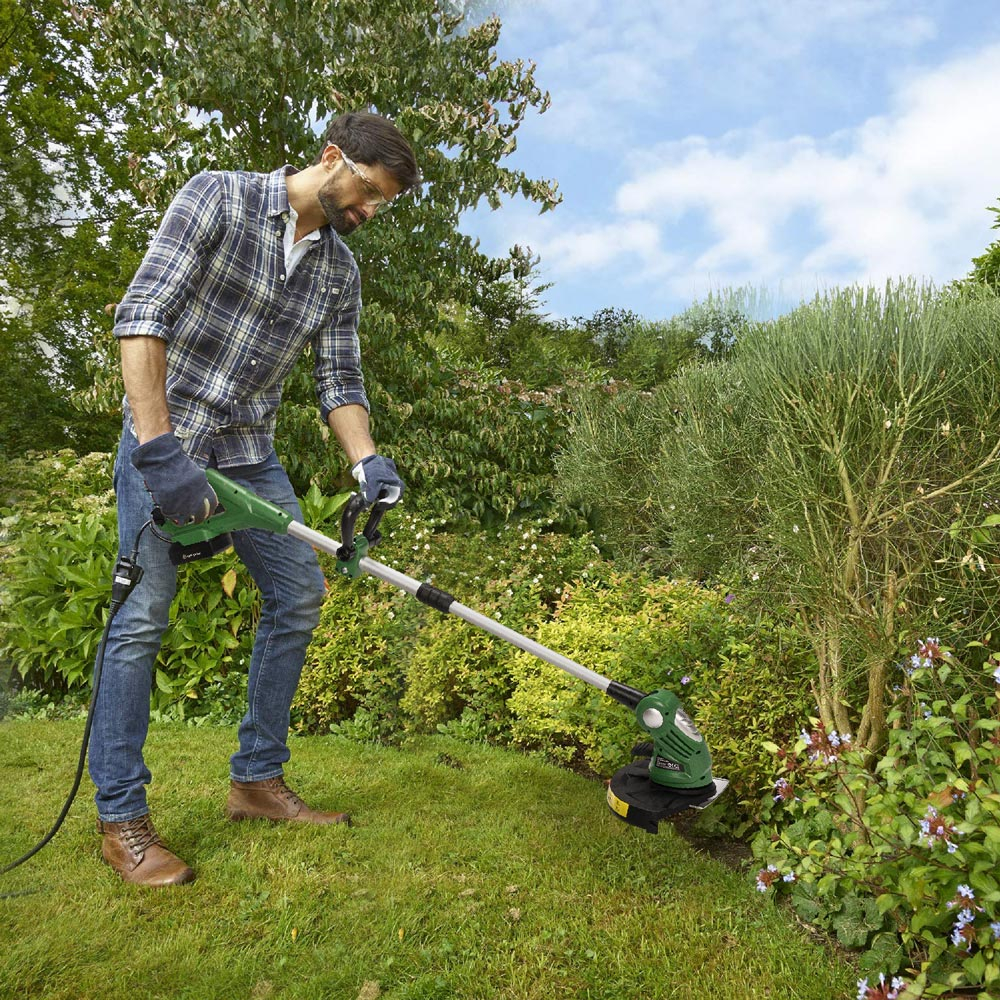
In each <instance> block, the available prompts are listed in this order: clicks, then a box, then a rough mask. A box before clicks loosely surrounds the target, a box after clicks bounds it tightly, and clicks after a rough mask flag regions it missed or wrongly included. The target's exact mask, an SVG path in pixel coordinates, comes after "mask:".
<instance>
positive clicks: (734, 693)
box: [510, 575, 810, 831]
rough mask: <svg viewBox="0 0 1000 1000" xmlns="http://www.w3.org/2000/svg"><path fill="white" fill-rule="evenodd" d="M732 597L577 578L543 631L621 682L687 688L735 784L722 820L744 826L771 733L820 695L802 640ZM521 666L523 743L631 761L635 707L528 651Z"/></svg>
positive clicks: (590, 763)
mask: <svg viewBox="0 0 1000 1000" xmlns="http://www.w3.org/2000/svg"><path fill="white" fill-rule="evenodd" d="M732 600H733V595H731V594H727V593H726V592H725V590H723V589H721V588H712V589H709V588H705V587H701V586H699V585H697V584H693V583H687V582H678V581H669V580H655V581H651V580H642V579H641V578H640V579H637V578H635V577H630V576H620V575H616V576H613V577H611V578H610V579H609V580H607V581H598V582H591V583H582V584H579V585H576V586H573V587H571V588H567V589H566V591H565V592H564V594H563V596H562V599H561V601H560V603H559V605H558V607H557V609H556V613H555V616H554V617H553V618H552V619H551V620H550V621H548V622H545V623H543V624H542V625H541V626H540V627H539V629H538V633H537V638H538V641H540V642H541V643H543V644H544V645H547V646H549V647H551V648H552V649H555V650H557V651H559V652H561V653H563V654H564V655H566V656H569V657H570V658H572V659H574V660H576V661H577V662H579V663H581V664H583V665H584V666H587V667H589V668H590V669H592V670H595V671H596V672H597V673H599V674H603V675H604V676H607V677H610V678H611V679H612V680H616V681H619V682H622V683H625V684H629V685H630V686H632V687H635V688H638V689H639V690H642V691H655V690H658V689H660V688H670V689H672V690H674V691H675V692H676V693H678V694H679V695H680V696H681V697H682V698H683V699H684V701H685V703H686V707H687V709H688V711H689V713H690V714H691V715H692V717H693V718H694V719H695V721H696V722H697V723H698V725H699V727H701V728H702V731H703V732H704V733H705V735H706V738H707V739H708V742H709V746H710V747H711V749H712V752H713V759H714V765H715V769H716V771H717V773H718V774H720V775H724V776H725V777H728V778H729V779H730V781H731V783H732V791H731V792H730V798H729V799H728V805H729V807H730V809H731V807H732V805H736V806H737V809H735V810H732V811H731V812H730V814H729V815H728V816H727V817H725V818H724V819H723V822H724V824H725V825H726V826H727V827H728V828H729V829H730V830H733V831H737V830H742V829H745V828H746V823H747V820H748V817H752V815H753V812H754V811H755V809H756V804H757V802H758V799H759V794H760V789H761V788H762V787H763V785H764V783H765V782H766V780H767V775H768V767H769V760H768V758H767V755H766V754H765V753H764V751H763V750H762V745H763V743H764V742H765V741H767V740H769V739H773V738H774V736H775V734H777V733H780V732H783V731H784V728H785V727H786V726H787V724H788V723H789V721H790V720H792V719H795V718H796V717H797V713H799V712H802V711H804V710H805V709H806V707H807V705H808V704H809V693H808V686H807V682H806V681H807V677H808V672H809V669H810V661H809V658H808V656H807V655H806V654H805V653H804V652H803V650H802V644H801V642H799V643H796V642H795V641H794V637H789V636H787V635H785V634H784V633H783V632H782V631H781V630H780V629H778V628H777V627H776V626H773V625H769V624H767V623H758V624H756V625H754V626H751V625H750V624H748V622H747V621H746V620H744V619H743V618H742V616H740V615H738V614H736V613H735V612H734V611H733V608H732V603H731V602H732ZM513 676H514V682H515V690H514V693H513V695H512V696H511V699H510V708H511V711H512V713H513V715H514V719H513V722H512V737H513V740H514V742H515V744H517V745H519V746H521V747H525V748H528V749H537V750H542V751H544V752H545V753H546V754H548V755H549V756H552V757H555V758H556V759H558V760H560V761H562V762H564V763H572V764H576V765H585V766H586V767H588V768H589V769H591V770H592V771H594V772H597V773H598V774H601V775H609V774H611V773H613V772H614V771H615V770H616V769H617V768H618V767H619V766H621V765H622V764H624V763H627V762H628V759H629V756H628V755H629V750H630V748H631V747H632V745H633V744H634V742H635V741H636V736H637V733H638V730H637V726H636V722H635V720H634V719H633V718H632V716H631V713H630V712H628V711H627V710H624V709H622V708H620V707H618V708H616V707H614V706H613V705H611V703H610V702H609V701H608V700H607V698H606V696H605V695H604V694H602V693H601V692H599V691H597V689H595V688H592V687H589V686H588V685H585V684H584V683H582V682H580V681H577V680H574V679H572V678H571V677H569V676H568V675H566V674H564V673H562V672H560V671H558V670H557V669H556V668H554V667H549V666H547V665H545V664H543V663H541V662H540V661H539V660H537V659H535V658H534V657H531V656H529V655H528V654H524V653H519V654H517V655H516V656H515V659H514V664H513ZM734 799H735V802H734V801H733V800H734Z"/></svg>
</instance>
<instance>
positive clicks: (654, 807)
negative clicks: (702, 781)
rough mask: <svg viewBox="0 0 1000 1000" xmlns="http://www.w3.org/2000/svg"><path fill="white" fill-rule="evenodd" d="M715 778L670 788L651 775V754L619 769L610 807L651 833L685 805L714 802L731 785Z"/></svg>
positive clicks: (610, 788)
mask: <svg viewBox="0 0 1000 1000" xmlns="http://www.w3.org/2000/svg"><path fill="white" fill-rule="evenodd" d="M728 785H729V782H728V781H727V780H726V779H725V778H715V779H713V780H712V781H711V782H709V784H707V785H703V786H702V787H701V788H688V789H679V788H667V787H665V786H664V785H658V784H656V783H655V782H654V781H652V780H650V777H649V758H648V757H646V758H643V759H640V760H634V761H633V762H632V763H631V764H626V765H625V766H624V767H622V768H620V769H619V770H617V771H616V772H615V774H614V776H613V777H612V779H611V781H610V783H609V784H608V807H609V808H610V809H611V811H612V812H613V813H614V814H615V815H616V816H617V817H618V818H619V819H622V820H624V821H625V822H626V823H631V824H632V826H637V827H639V828H640V829H643V830H645V831H646V832H647V833H658V832H659V825H660V821H661V820H664V819H666V818H667V817H668V816H676V815H677V813H681V812H684V810H685V809H704V808H705V807H706V806H710V805H711V804H712V803H713V802H714V801H715V800H716V799H717V798H718V797H719V796H720V795H721V794H722V793H723V792H724V791H725V790H726V788H727V787H728Z"/></svg>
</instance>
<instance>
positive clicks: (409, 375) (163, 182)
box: [0, 0, 558, 474]
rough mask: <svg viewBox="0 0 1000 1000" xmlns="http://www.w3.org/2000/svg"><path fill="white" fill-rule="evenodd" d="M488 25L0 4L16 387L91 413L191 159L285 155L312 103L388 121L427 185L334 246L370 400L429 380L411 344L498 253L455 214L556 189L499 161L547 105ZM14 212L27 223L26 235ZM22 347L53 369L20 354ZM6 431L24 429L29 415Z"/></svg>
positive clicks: (105, 412) (314, 440)
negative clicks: (132, 288) (358, 331)
mask: <svg viewBox="0 0 1000 1000" xmlns="http://www.w3.org/2000/svg"><path fill="white" fill-rule="evenodd" d="M499 32H500V22H499V20H497V19H496V18H489V19H487V20H485V21H482V22H481V23H478V24H469V23H468V22H467V21H466V19H465V17H464V12H463V11H462V10H461V9H455V8H454V7H453V6H448V5H446V4H444V3H442V2H438V0H412V2H405V3H404V2H401V0H380V2H379V3H375V2H374V0H223V2H220V3H216V4H177V3H173V2H169V0H151V2H144V3H138V2H133V0H120V2H112V0H94V2H93V3H91V4H89V5H82V4H70V5H66V4H63V3H60V2H59V0H42V2H39V3H35V4H32V5H29V4H27V3H20V2H18V3H11V2H10V0H6V2H3V0H0V38H3V39H5V48H4V55H3V64H2V65H0V73H2V79H0V85H2V88H3V89H2V92H0V97H2V110H3V111H4V112H5V113H6V115H7V118H8V120H10V121H11V123H12V127H11V130H10V132H9V135H8V134H7V133H5V135H4V137H3V138H2V140H0V142H2V143H3V144H4V145H3V147H2V152H3V154H4V159H5V162H6V161H7V160H8V159H11V162H12V169H11V171H10V178H11V183H10V184H9V185H8V186H7V188H6V190H5V191H4V192H3V194H2V196H0V197H2V199H3V200H2V202H0V255H2V262H3V264H4V265H5V267H4V271H5V274H6V278H5V282H6V288H5V291H6V294H7V297H8V298H9V299H10V300H11V301H12V303H13V308H12V309H11V310H8V311H7V312H6V313H5V315H4V317H3V320H2V322H3V324H4V325H3V329H2V331H0V332H2V333H3V334H4V336H6V337H8V338H10V337H14V338H15V339H16V340H17V343H18V344H19V345H20V346H21V347H22V348H23V351H22V353H23V354H25V355H26V356H25V361H24V364H23V367H22V374H23V380H24V381H25V383H26V384H28V383H31V380H32V379H34V380H35V382H34V383H32V384H35V385H36V387H37V389H38V390H39V391H38V392H34V393H30V392H29V393H20V395H21V396H22V397H23V398H33V399H38V400H42V401H44V399H45V397H44V392H42V391H41V390H44V389H46V388H47V387H48V388H51V387H53V386H55V387H56V389H55V393H56V395H58V396H60V397H61V396H63V395H66V394H69V393H71V392H72V390H74V389H75V390H77V392H78V393H80V392H82V396H80V395H78V396H77V402H78V403H80V404H81V406H82V407H83V411H84V412H85V414H86V415H87V416H86V419H88V420H92V419H94V415H95V414H97V415H98V418H104V417H107V418H109V419H110V417H111V416H112V415H114V414H116V413H117V409H118V404H119V401H120V395H121V386H120V383H119V381H118V379H117V376H116V369H117V352H116V349H115V345H114V343H113V341H112V339H111V337H110V321H109V320H108V319H107V317H106V316H105V315H104V314H103V312H102V308H101V307H102V306H103V304H104V303H105V302H109V301H115V300H117V298H118V297H120V295H121V294H122V292H123V291H124V288H125V287H126V285H127V284H128V281H129V280H130V278H131V275H132V273H133V271H134V268H135V266H136V265H137V263H138V260H139V259H140V257H141V253H142V251H143V249H144V247H145V245H146V243H147V242H148V239H149V237H150V236H151V234H152V232H153V231H154V229H155V226H156V222H157V220H158V217H159V214H160V213H161V212H162V210H163V209H164V208H165V206H166V205H167V204H168V203H169V201H170V198H171V197H172V196H173V194H174V193H175V192H176V190H177V189H178V188H179V187H180V186H181V184H182V183H183V182H184V181H185V180H186V179H187V178H188V177H189V176H190V175H191V174H193V173H195V172H197V171H199V170H203V169H249V170H263V171H267V170H272V169H274V168H275V167H277V166H280V165H281V164H282V163H286V162H290V163H292V164H295V165H299V166H302V165H305V164H306V163H308V162H310V161H311V160H312V158H313V156H314V155H315V153H316V152H317V147H318V142H319V140H318V135H319V134H320V133H321V131H322V128H323V126H324V124H325V122H326V121H327V120H328V119H329V117H330V116H331V115H335V114H337V113H340V112H344V111H348V110H355V109H362V108H368V109H371V110H374V111H377V112H379V113H381V114H384V115H387V116H388V117H390V118H392V119H394V120H395V121H396V123H397V124H398V125H399V127H400V129H401V130H402V131H403V132H404V134H405V135H407V137H408V138H409V139H410V140H411V142H412V144H413V145H414V148H415V150H416V152H417V155H418V161H419V163H420V166H421V168H422V171H423V175H424V178H425V183H424V185H423V186H422V187H421V189H420V190H419V191H417V192H415V193H414V194H413V195H411V196H409V197H407V198H404V199H402V200H401V202H400V204H398V205H397V206H396V207H395V208H394V209H393V210H392V211H391V212H389V213H388V214H387V215H385V216H384V217H380V218H379V219H378V220H377V222H375V223H373V224H371V225H369V226H366V227H365V229H364V230H362V231H360V232H359V233H358V234H356V235H355V236H354V237H352V239H351V244H352V250H353V251H354V253H355V255H356V257H357V258H358V262H359V264H360V266H361V270H362V275H363V288H362V294H363V298H364V301H365V306H366V308H365V313H364V321H363V323H364V325H363V328H362V343H363V353H364V359H365V368H366V372H367V374H368V375H369V380H370V382H372V383H374V392H373V395H376V396H377V395H379V394H380V393H386V394H387V395H388V396H389V397H390V398H391V399H393V400H399V401H401V402H404V403H405V402H409V401H410V399H411V398H412V396H413V394H414V392H417V391H419V388H420V383H421V381H422V379H421V378H420V377H419V375H420V371H421V370H422V369H425V368H427V367H428V366H429V367H431V368H434V369H437V370H438V371H439V366H438V365H437V364H436V361H435V358H434V356H433V354H432V352H431V351H430V349H429V348H428V347H427V346H426V343H427V341H426V337H427V334H429V333H431V332H433V331H434V330H439V331H440V330H442V329H447V326H448V322H449V321H448V318H447V317H448V311H447V310H444V309H442V308H441V306H442V305H443V304H445V303H460V304H476V303H479V302H481V301H483V300H484V299H487V298H489V296H490V294H491V289H492V288H493V287H494V286H495V284H496V283H497V281H499V280H500V279H502V278H503V277H504V275H505V274H509V272H510V271H511V268H512V265H513V263H514V259H513V258H507V257H504V258H501V259H499V260H491V259H490V258H488V257H487V256H486V255H484V254H482V253H481V252H480V250H479V248H478V246H477V245H476V242H475V241H474V240H473V239H471V238H470V237H468V236H465V235H463V234H461V233H460V232H459V231H458V220H459V217H460V215H461V213H462V212H463V211H464V210H465V209H467V208H470V207H472V206H474V205H476V204H478V203H479V202H480V201H481V200H482V199H483V198H485V199H487V201H489V203H490V204H493V205H497V204H499V200H500V198H501V197H502V196H503V195H504V194H519V195H522V196H524V197H526V198H528V199H529V200H533V201H535V202H537V203H539V204H540V206H541V207H542V209H543V210H544V209H547V208H551V207H552V206H553V205H555V204H556V203H557V201H558V196H557V194H556V190H555V185H554V184H552V183H549V182H546V181H538V180H532V179H531V178H529V177H527V176H526V175H525V174H524V173H523V172H520V171H517V170H513V169H510V168H508V167H506V166H504V165H502V162H501V161H502V160H503V159H504V157H505V156H507V155H508V154H509V153H510V152H512V151H513V150H514V148H515V145H516V139H515V133H516V131H517V129H518V127H519V125H520V124H521V122H522V121H523V120H524V117H525V115H527V114H528V113H529V112H532V111H543V110H544V109H545V108H546V107H547V104H548V97H547V95H546V94H544V93H543V92H542V91H541V90H540V89H539V88H538V86H537V84H536V83H535V80H534V67H533V66H531V65H528V64H525V63H524V62H521V61H506V60H499V59H498V58H497V56H496V53H495V47H496V43H497V39H498V37H499ZM28 206H31V212H32V214H33V215H38V216H40V217H41V218H42V220H43V221H44V225H42V226H40V227H39V229H40V231H39V233H38V234H37V235H34V236H33V237H32V240H31V241H30V245H28V246H25V245H23V233H19V230H23V229H24V220H25V218H26V213H27V212H28ZM19 239H20V240H21V243H22V245H19ZM41 345H45V347H47V348H49V351H48V353H53V352H54V354H55V356H56V357H58V358H59V367H58V370H56V369H55V367H54V366H53V365H52V364H51V363H47V362H46V356H45V354H43V355H42V356H41V357H38V356H36V355H37V352H38V351H39V350H42V349H43V348H42V346H41ZM32 352H35V353H34V355H33V354H32ZM12 353H13V352H12ZM88 362H89V367H88ZM307 371H308V363H307V362H305V361H304V363H303V368H302V372H300V374H302V373H305V372H307ZM286 398H287V399H288V402H289V405H288V406H287V407H286V413H285V414H283V418H282V419H283V422H284V423H285V424H286V425H287V426H286V428H285V430H290V431H291V432H292V433H291V435H290V436H291V439H292V440H293V441H294V442H295V446H296V447H298V446H301V447H303V448H304V449H306V450H307V451H309V452H312V453H314V454H323V453H324V452H327V451H329V449H325V448H324V447H323V440H322V437H323V434H322V432H323V428H322V427H321V426H320V424H319V419H318V415H317V412H316V407H315V402H314V396H313V391H312V387H311V384H310V383H309V379H308V378H306V377H299V378H296V379H293V380H292V382H291V384H290V386H289V391H288V392H287V393H286ZM55 405H56V400H55V399H50V400H49V401H48V403H47V405H46V407H45V408H44V409H45V411H46V412H51V411H52V409H53V407H54V406H55ZM62 409H63V410H65V405H63V407H62ZM79 419H80V418H79V417H77V418H75V420H76V421H77V422H78V421H79ZM23 423H24V425H25V427H26V428H35V427H37V425H38V423H39V414H34V415H26V416H25V418H24V420H23ZM28 438H31V444H33V445H34V446H35V447H38V446H39V445H42V446H44V445H45V444H46V443H47V442H46V441H45V440H40V439H39V438H38V437H31V431H30V430H28V431H26V434H25V439H26V440H27V439H28ZM331 462H332V460H331ZM324 471H325V472H326V473H331V474H332V473H333V472H334V471H335V470H334V468H333V467H332V466H331V467H330V468H327V469H326V470H324Z"/></svg>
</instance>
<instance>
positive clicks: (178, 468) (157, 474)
mask: <svg viewBox="0 0 1000 1000" xmlns="http://www.w3.org/2000/svg"><path fill="white" fill-rule="evenodd" d="M131 459H132V464H133V465H134V466H135V468H136V469H137V470H138V472H139V474H140V475H141V476H142V479H143V482H144V483H145V484H146V489H147V490H149V493H150V495H151V496H152V498H153V502H154V503H155V504H156V505H157V507H159V508H160V511H161V512H162V513H163V516H164V517H165V518H166V519H167V520H168V521H173V523H174V524H197V523H198V522H200V521H204V520H205V519H206V518H208V517H209V516H210V515H211V514H212V512H213V511H214V510H215V508H216V507H217V506H218V505H219V498H218V497H217V496H216V495H215V490H213V489H212V487H211V486H210V485H209V482H208V479H207V478H206V476H205V470H204V469H202V468H200V467H199V466H198V465H196V464H195V463H194V462H192V461H191V459H190V458H188V457H187V455H185V454H184V449H183V448H181V443H180V441H178V440H177V438H176V437H174V435H173V434H172V433H167V434H160V435H159V436H158V437H154V438H150V440H149V441H147V442H146V443H145V444H141V445H139V447H138V448H136V449H135V450H134V451H133V452H132V455H131Z"/></svg>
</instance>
